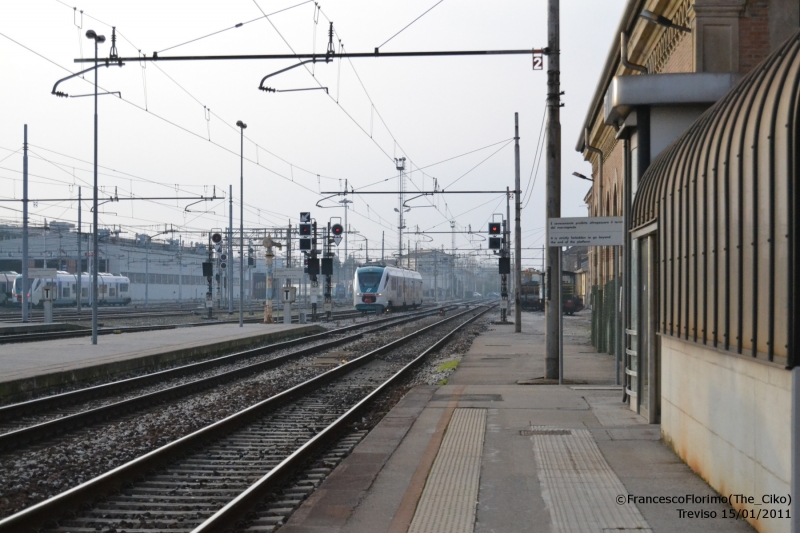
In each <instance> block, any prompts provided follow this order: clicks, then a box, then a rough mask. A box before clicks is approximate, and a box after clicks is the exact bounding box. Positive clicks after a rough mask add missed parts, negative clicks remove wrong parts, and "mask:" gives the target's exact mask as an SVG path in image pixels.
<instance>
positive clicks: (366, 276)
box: [358, 272, 383, 292]
mask: <svg viewBox="0 0 800 533" xmlns="http://www.w3.org/2000/svg"><path fill="white" fill-rule="evenodd" d="M382 275H383V272H359V273H358V286H359V288H360V289H361V292H377V291H378V284H379V283H380V282H381V276H382Z"/></svg>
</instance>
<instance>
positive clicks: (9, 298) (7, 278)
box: [0, 270, 18, 305]
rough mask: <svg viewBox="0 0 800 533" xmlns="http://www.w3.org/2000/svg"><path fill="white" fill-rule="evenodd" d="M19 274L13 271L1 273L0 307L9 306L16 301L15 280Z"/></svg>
mask: <svg viewBox="0 0 800 533" xmlns="http://www.w3.org/2000/svg"><path fill="white" fill-rule="evenodd" d="M17 276H18V274H17V273H16V272H14V271H13V270H9V271H5V272H0V305H8V304H10V303H11V302H13V301H14V298H13V295H12V293H13V289H14V280H15V279H17Z"/></svg>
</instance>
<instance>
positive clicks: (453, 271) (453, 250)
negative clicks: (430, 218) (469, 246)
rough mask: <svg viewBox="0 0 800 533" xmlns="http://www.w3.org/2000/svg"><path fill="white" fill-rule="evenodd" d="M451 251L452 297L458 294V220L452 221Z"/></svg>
mask: <svg viewBox="0 0 800 533" xmlns="http://www.w3.org/2000/svg"><path fill="white" fill-rule="evenodd" d="M450 252H451V253H452V254H453V257H452V258H451V261H452V263H451V266H450V297H451V298H455V296H456V221H455V220H451V221H450Z"/></svg>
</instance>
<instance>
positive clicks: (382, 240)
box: [381, 231, 386, 263]
mask: <svg viewBox="0 0 800 533" xmlns="http://www.w3.org/2000/svg"><path fill="white" fill-rule="evenodd" d="M385 242H386V232H385V231H382V232H381V263H383V245H384V244H385Z"/></svg>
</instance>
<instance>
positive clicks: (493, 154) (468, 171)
mask: <svg viewBox="0 0 800 533" xmlns="http://www.w3.org/2000/svg"><path fill="white" fill-rule="evenodd" d="M513 140H514V139H510V140H509V141H508V142H507V143H506V144H504V145H503V146H501V147H500V148H498V149H497V150H495V151H494V152H492V153H491V154H490V155H489V156H488V157H487V158H486V159H484V160H483V161H481V162H480V163H478V164H477V165H475V166H474V167H472V168H471V169H469V170H467V171H466V172H465V173H463V174H462V175H460V176H459V177H458V178H456V179H455V181H453V182H452V183H450V184H449V185H447V186H445V187H442V190H443V191H444V190H445V189H447V188H448V187H452V186H453V185H455V184H456V183H458V181H459V180H460V179H461V178H463V177H464V176H466V175H467V174H469V173H470V172H472V171H473V170H475V169H476V168H478V167H479V166H481V165H482V164H484V163H485V162H487V161H488V160H489V159H491V158H492V157H494V156H495V155H496V154H497V153H498V152H500V151H501V150H502V149H503V148H505V147H506V146H508V145H510V144H511V141H513Z"/></svg>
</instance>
